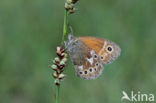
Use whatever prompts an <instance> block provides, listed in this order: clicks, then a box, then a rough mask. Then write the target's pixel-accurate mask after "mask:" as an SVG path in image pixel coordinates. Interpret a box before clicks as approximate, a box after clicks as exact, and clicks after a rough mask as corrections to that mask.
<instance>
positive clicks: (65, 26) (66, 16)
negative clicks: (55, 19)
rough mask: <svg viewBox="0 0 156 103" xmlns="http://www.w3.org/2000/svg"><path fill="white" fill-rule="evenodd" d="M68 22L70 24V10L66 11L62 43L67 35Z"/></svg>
mask: <svg viewBox="0 0 156 103" xmlns="http://www.w3.org/2000/svg"><path fill="white" fill-rule="evenodd" d="M67 24H68V12H67V10H65V11H64V23H63V36H62V45H63V43H64V38H65V37H66V35H67Z"/></svg>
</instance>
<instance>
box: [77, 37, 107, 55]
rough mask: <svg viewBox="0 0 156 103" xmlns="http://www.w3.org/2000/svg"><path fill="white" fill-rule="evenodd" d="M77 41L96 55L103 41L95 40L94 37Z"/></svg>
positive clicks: (80, 38)
mask: <svg viewBox="0 0 156 103" xmlns="http://www.w3.org/2000/svg"><path fill="white" fill-rule="evenodd" d="M78 39H79V40H81V41H82V42H84V43H85V44H86V45H87V46H88V47H90V48H91V49H93V50H94V51H95V52H96V53H97V54H98V53H99V51H100V50H101V49H102V48H103V45H104V41H105V40H104V39H100V38H96V37H87V36H86V37H78Z"/></svg>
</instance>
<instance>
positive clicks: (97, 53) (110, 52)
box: [65, 34, 121, 79]
mask: <svg viewBox="0 0 156 103" xmlns="http://www.w3.org/2000/svg"><path fill="white" fill-rule="evenodd" d="M65 46H66V51H67V53H68V54H69V56H70V58H71V60H72V63H73V65H74V67H75V70H76V74H77V76H78V77H80V78H83V79H95V78H96V77H98V76H99V75H100V74H101V73H102V70H103V68H104V65H105V64H109V63H111V62H112V61H114V60H115V59H116V58H117V57H118V56H119V55H120V51H121V50H120V47H119V46H118V45H117V44H115V43H113V42H111V41H109V40H106V39H102V38H96V37H89V36H86V37H74V36H73V35H71V34H69V35H68V41H66V42H65Z"/></svg>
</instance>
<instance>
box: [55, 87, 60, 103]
mask: <svg viewBox="0 0 156 103" xmlns="http://www.w3.org/2000/svg"><path fill="white" fill-rule="evenodd" d="M59 89H60V85H56V103H59Z"/></svg>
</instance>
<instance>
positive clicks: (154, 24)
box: [0, 0, 156, 103]
mask: <svg viewBox="0 0 156 103" xmlns="http://www.w3.org/2000/svg"><path fill="white" fill-rule="evenodd" d="M63 7H64V0H0V103H54V92H55V86H54V83H53V78H52V77H51V75H50V74H51V73H52V70H51V69H50V68H48V65H50V64H52V63H51V62H49V61H48V60H49V59H51V58H54V57H55V56H56V54H55V50H56V46H57V45H59V44H60V42H61V37H62V26H63V15H64V8H63ZM76 7H77V8H78V11H77V12H76V13H75V14H73V15H70V18H69V19H70V20H69V21H70V24H71V26H72V27H73V30H74V35H75V36H80V35H81V36H82V35H83V36H87V35H89V36H96V37H101V38H107V39H109V40H112V41H114V42H116V43H117V44H119V45H120V47H121V49H122V52H121V56H120V57H119V58H118V59H117V60H116V61H115V62H113V63H112V64H111V65H107V66H105V69H104V72H103V73H102V75H101V76H100V77H99V78H97V79H96V80H88V81H86V80H82V79H80V78H77V77H76V76H75V71H74V67H73V66H72V64H71V62H70V60H69V61H68V65H67V67H66V70H65V73H66V74H67V77H66V78H65V80H64V82H62V83H61V90H60V92H61V94H60V103H121V100H120V99H121V96H122V91H123V90H124V91H126V92H127V93H128V94H130V91H132V90H133V91H135V92H136V93H137V92H138V91H140V92H141V93H147V94H149V93H153V94H155V96H156V1H155V0H80V1H79V2H78V3H77V5H76ZM125 102H126V101H125ZM140 103H142V102H140Z"/></svg>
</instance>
